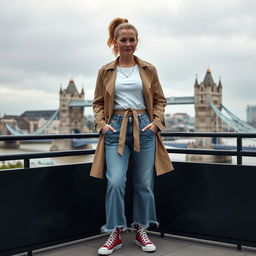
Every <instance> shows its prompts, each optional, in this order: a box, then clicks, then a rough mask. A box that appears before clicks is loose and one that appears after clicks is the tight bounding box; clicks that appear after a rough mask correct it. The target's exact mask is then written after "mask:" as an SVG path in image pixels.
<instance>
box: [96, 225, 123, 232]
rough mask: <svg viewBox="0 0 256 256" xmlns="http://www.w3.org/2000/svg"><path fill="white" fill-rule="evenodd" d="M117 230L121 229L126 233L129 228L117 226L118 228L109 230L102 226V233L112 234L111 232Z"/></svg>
mask: <svg viewBox="0 0 256 256" xmlns="http://www.w3.org/2000/svg"><path fill="white" fill-rule="evenodd" d="M116 228H119V229H121V230H122V231H126V229H127V226H125V225H121V226H116V227H114V228H113V229H108V228H106V227H104V226H102V227H101V229H100V232H101V233H111V232H113V231H115V230H116Z"/></svg>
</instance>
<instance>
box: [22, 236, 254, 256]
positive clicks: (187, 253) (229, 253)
mask: <svg viewBox="0 0 256 256" xmlns="http://www.w3.org/2000/svg"><path fill="white" fill-rule="evenodd" d="M134 234H135V233H133V232H128V233H124V234H123V235H122V239H123V246H122V248H121V249H119V250H116V251H114V252H113V254H112V255H113V256H146V255H149V254H147V253H145V252H142V251H141V249H140V248H139V247H138V246H137V245H135V243H134V241H133V240H134ZM149 236H150V239H151V240H152V242H153V243H155V244H156V246H157V251H156V252H154V253H152V254H150V255H153V256H252V255H256V248H252V247H244V246H243V248H242V250H241V251H238V250H237V249H236V246H235V245H230V244H224V243H220V242H212V241H206V240H199V239H191V238H181V237H177V236H171V235H166V236H165V237H164V238H161V237H160V235H159V234H158V233H149ZM105 241H106V236H105V235H99V236H96V237H93V238H87V239H83V240H80V241H77V242H73V243H69V244H66V245H64V246H63V245H62V246H55V247H52V248H47V249H44V250H41V251H37V252H36V251H35V255H38V256H71V255H72V256H97V255H98V254H97V250H98V248H99V246H100V245H102V244H103V243H104V242H105ZM23 255H24V254H23Z"/></svg>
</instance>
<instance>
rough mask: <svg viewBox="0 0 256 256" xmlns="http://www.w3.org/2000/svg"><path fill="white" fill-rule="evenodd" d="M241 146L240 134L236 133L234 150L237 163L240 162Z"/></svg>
mask: <svg viewBox="0 0 256 256" xmlns="http://www.w3.org/2000/svg"><path fill="white" fill-rule="evenodd" d="M242 148H243V146H242V137H241V136H240V135H237V138H236V151H237V160H236V163H237V164H242V155H241V151H242Z"/></svg>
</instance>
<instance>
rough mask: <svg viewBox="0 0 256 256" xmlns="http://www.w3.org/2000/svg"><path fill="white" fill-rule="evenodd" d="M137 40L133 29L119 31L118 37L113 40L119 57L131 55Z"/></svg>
mask: <svg viewBox="0 0 256 256" xmlns="http://www.w3.org/2000/svg"><path fill="white" fill-rule="evenodd" d="M137 44H138V40H137V38H136V32H135V31H134V30H133V29H121V30H120V31H119V33H118V37H117V39H116V40H114V46H115V47H116V49H117V50H118V52H119V54H120V56H127V55H133V53H134V52H135V50H136V47H137Z"/></svg>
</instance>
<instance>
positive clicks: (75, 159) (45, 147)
mask: <svg viewBox="0 0 256 256" xmlns="http://www.w3.org/2000/svg"><path fill="white" fill-rule="evenodd" d="M188 141H190V142H192V141H193V139H178V140H176V141H175V142H179V143H186V142H188ZM223 142H224V144H225V145H236V139H235V138H234V139H233V138H228V139H223ZM243 145H244V146H249V145H251V146H256V141H255V140H252V139H244V140H243ZM50 147H51V143H24V144H21V145H20V148H19V149H3V148H0V154H1V155H7V154H24V153H35V152H49V149H50ZM95 147H96V144H94V145H93V148H95ZM255 154H256V152H255ZM169 155H170V158H171V159H172V160H173V161H185V154H169ZM92 160H93V155H87V156H69V157H55V158H41V159H31V160H30V165H31V167H38V166H48V165H61V164H68V163H84V162H92ZM20 161H21V160H20ZM7 162H16V161H5V164H6V163H7ZM2 164H3V162H2V163H1V162H0V165H2ZM232 164H236V157H232ZM243 164H244V165H256V157H243Z"/></svg>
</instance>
